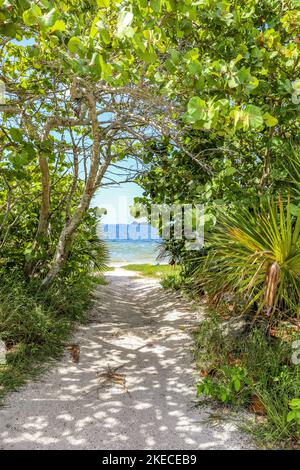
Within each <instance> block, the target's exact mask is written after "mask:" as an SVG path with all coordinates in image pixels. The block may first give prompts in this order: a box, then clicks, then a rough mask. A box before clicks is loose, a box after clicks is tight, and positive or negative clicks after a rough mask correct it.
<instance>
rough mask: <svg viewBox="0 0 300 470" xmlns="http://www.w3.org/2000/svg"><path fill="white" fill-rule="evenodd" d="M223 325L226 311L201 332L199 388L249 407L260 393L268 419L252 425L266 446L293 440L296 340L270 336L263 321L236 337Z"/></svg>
mask: <svg viewBox="0 0 300 470" xmlns="http://www.w3.org/2000/svg"><path fill="white" fill-rule="evenodd" d="M222 330H223V326H222V323H221V317H220V316H218V315H217V314H215V313H212V314H210V315H209V316H208V317H207V318H206V319H205V320H204V321H203V322H202V323H201V324H200V326H199V329H198V330H197V332H196V333H195V359H196V365H197V368H198V369H199V371H200V373H201V375H202V376H203V377H202V379H201V380H200V382H199V384H198V386H197V389H198V394H200V395H201V394H204V395H206V396H209V397H211V398H213V399H215V400H218V401H220V402H221V403H225V404H232V405H234V406H245V407H247V409H252V408H251V403H252V401H253V399H254V398H256V399H257V400H259V403H260V406H261V408H262V409H263V412H264V414H265V419H263V420H262V421H261V422H259V424H254V425H252V426H251V432H253V433H254V434H255V436H256V437H257V438H259V440H260V441H261V442H263V444H264V445H265V446H269V445H272V446H275V445H278V444H281V445H282V446H284V445H288V446H291V445H293V443H294V442H295V441H297V440H298V439H299V425H298V421H297V419H296V414H295V416H294V418H293V419H291V416H292V415H291V414H290V412H291V411H293V410H291V403H292V404H293V403H295V402H294V401H292V400H293V399H294V398H296V397H297V396H299V390H300V365H296V364H293V363H292V352H293V350H292V346H291V343H290V342H289V341H287V340H283V339H281V338H278V337H270V336H268V335H267V334H266V329H265V328H262V326H259V325H257V326H255V327H252V328H250V329H249V331H248V332H247V333H245V334H243V335H241V336H240V337H238V338H235V339H234V340H233V339H232V338H230V337H224V336H223V335H222ZM237 379H238V382H236V380H237ZM235 384H237V385H238V387H237V388H238V389H236V387H235ZM288 416H289V419H288V418H287V417H288ZM297 416H298V415H297Z"/></svg>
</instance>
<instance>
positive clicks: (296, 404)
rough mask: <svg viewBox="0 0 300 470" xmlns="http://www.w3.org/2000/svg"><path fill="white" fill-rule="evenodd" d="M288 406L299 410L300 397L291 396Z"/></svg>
mask: <svg viewBox="0 0 300 470" xmlns="http://www.w3.org/2000/svg"><path fill="white" fill-rule="evenodd" d="M289 407H290V408H291V409H292V410H300V398H293V399H292V400H291V401H290V402H289Z"/></svg>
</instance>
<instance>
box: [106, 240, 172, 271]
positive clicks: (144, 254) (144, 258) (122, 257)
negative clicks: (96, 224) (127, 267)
mask: <svg viewBox="0 0 300 470" xmlns="http://www.w3.org/2000/svg"><path fill="white" fill-rule="evenodd" d="M106 244H107V246H108V249H109V255H110V264H112V265H114V264H163V263H164V261H163V260H159V261H157V259H156V258H157V255H158V252H159V246H158V242H156V241H141V240H135V241H127V240H126V241H124V240H120V241H106Z"/></svg>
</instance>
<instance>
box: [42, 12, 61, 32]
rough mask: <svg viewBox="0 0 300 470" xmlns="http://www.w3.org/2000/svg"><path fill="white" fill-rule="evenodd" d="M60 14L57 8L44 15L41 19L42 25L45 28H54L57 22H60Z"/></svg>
mask: <svg viewBox="0 0 300 470" xmlns="http://www.w3.org/2000/svg"><path fill="white" fill-rule="evenodd" d="M58 17H59V14H58V12H57V10H56V9H55V8H52V10H50V11H49V13H47V14H46V15H43V16H42V17H41V18H40V24H41V25H42V26H44V28H47V29H48V28H52V27H53V26H54V25H55V23H56V21H57V20H58Z"/></svg>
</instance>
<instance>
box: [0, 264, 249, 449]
mask: <svg viewBox="0 0 300 470" xmlns="http://www.w3.org/2000/svg"><path fill="white" fill-rule="evenodd" d="M107 277H108V279H109V281H110V286H99V288H98V290H97V293H96V301H95V307H94V310H93V312H92V322H91V323H90V324H88V325H85V326H81V327H80V328H79V330H78V332H77V334H76V337H75V339H74V342H76V343H79V344H80V347H81V359H80V363H79V364H73V363H72V362H71V360H70V357H69V355H66V356H65V358H64V359H63V360H62V361H61V362H60V363H59V364H58V365H57V366H56V367H55V368H54V369H51V371H50V372H49V373H48V374H47V375H46V376H44V377H43V379H42V380H41V381H39V382H37V383H30V384H28V385H27V386H26V387H25V388H24V389H23V390H22V391H21V392H19V393H14V394H12V395H11V396H10V397H9V398H8V399H7V401H6V406H5V407H4V408H2V409H0V448H1V449H243V448H247V447H248V448H249V444H248V443H247V440H246V439H245V437H242V436H241V435H240V433H239V432H238V431H237V430H236V429H235V428H234V426H233V425H230V424H228V423H223V424H222V425H219V426H217V427H214V426H212V425H211V424H209V423H208V422H207V416H208V415H207V410H206V411H205V410H204V409H203V408H200V409H199V408H195V407H194V400H195V388H194V386H193V384H194V381H195V377H194V375H193V370H192V365H191V355H190V342H191V339H190V337H189V336H188V335H187V334H186V333H185V332H184V331H183V330H182V329H181V327H182V325H192V324H193V323H195V322H197V314H196V313H193V312H190V311H189V310H188V307H187V305H185V302H184V301H183V300H181V299H178V298H177V299H176V297H175V296H174V294H173V293H165V292H163V291H162V289H161V288H160V286H159V285H158V283H157V282H156V281H154V280H146V279H143V278H138V277H136V276H135V275H134V273H130V272H128V271H125V270H123V269H121V268H118V269H116V270H115V271H114V272H110V273H108V275H107ZM108 366H110V367H117V366H122V367H121V368H120V369H119V370H118V373H119V374H124V375H125V378H126V388H127V390H125V389H124V388H123V387H122V384H118V383H113V382H111V381H108V382H106V383H105V382H104V378H103V377H101V373H104V372H105V371H107V367H108ZM97 374H98V375H99V374H100V377H99V376H97Z"/></svg>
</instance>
